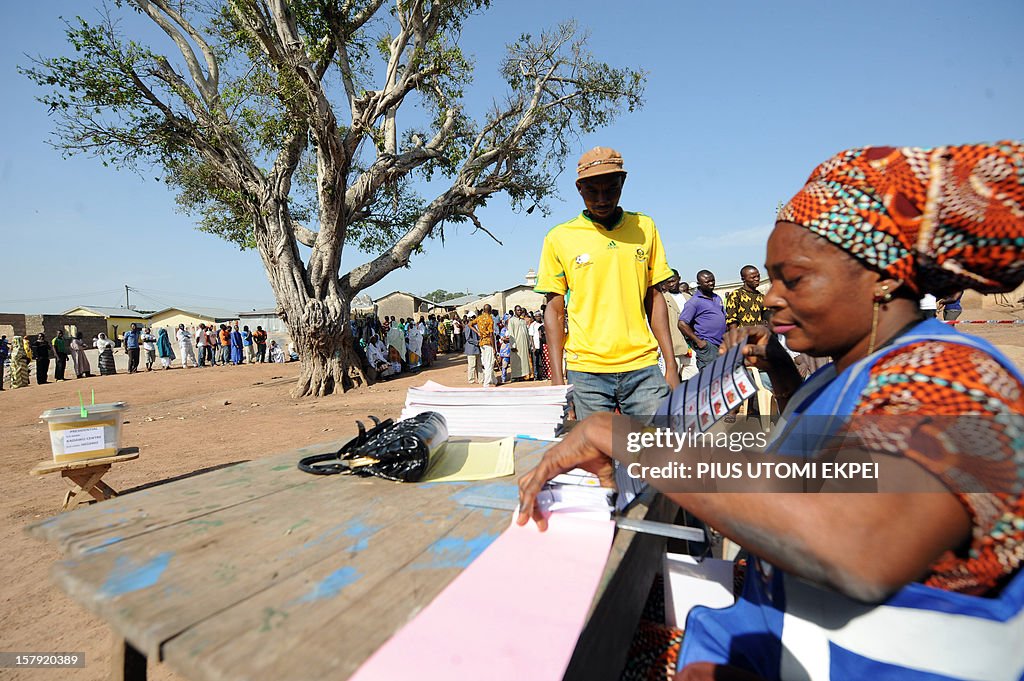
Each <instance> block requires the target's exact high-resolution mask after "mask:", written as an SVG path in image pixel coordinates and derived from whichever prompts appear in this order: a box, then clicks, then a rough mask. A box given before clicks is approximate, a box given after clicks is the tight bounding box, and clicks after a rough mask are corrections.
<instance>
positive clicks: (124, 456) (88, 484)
mask: <svg viewBox="0 0 1024 681" xmlns="http://www.w3.org/2000/svg"><path fill="white" fill-rule="evenodd" d="M137 458H139V448H138V447H129V448H127V449H121V450H118V452H117V454H116V455H114V456H105V457H103V458H100V459H84V460H82V461H72V462H70V463H56V462H53V461H40V462H39V463H37V464H36V466H35V468H33V469H32V470H31V471H29V475H46V474H47V473H56V472H58V471H60V476H61V477H62V478H64V479H65V480H66V481H67V483H68V485H70V486H71V489H69V490H68V491H67V492H66V493H65V494H64V504H63V506H61V510H64V511H67V510H69V509H72V508H75V507H76V506H78V505H79V504H82V503H86V502H87V501H90V499H89V497H90V496H91V497H92V499H95V500H96V501H103V500H104V499H110V498H111V497H116V496H117V490H115V489H114V488H113V487H111V486H110V485H108V484H107V483H105V482H103V476H104V475H106V474H107V471H109V470H110V467H111V466H113V465H114V464H115V463H121V462H122V461H131V460H132V459H137Z"/></svg>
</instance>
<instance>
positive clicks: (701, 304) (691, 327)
mask: <svg viewBox="0 0 1024 681" xmlns="http://www.w3.org/2000/svg"><path fill="white" fill-rule="evenodd" d="M679 330H680V331H681V332H682V334H683V337H685V338H686V340H687V341H688V342H689V343H690V345H692V346H693V349H694V354H695V355H696V356H697V370H698V371H699V370H700V369H703V368H704V367H706V366H707V365H708V364H711V363H712V362H713V361H715V358H716V357H718V346H720V345H721V344H722V337H723V336H725V331H726V325H725V306H723V305H722V299H721V298H720V297H719V296H718V294H716V293H715V275H714V274H712V273H711V272H709V271H708V270H701V271H700V272H698V273H697V292H696V293H695V294H694V295H693V297H692V298H690V299H689V300H688V301H686V304H685V305H684V306H683V310H682V312H680V313H679Z"/></svg>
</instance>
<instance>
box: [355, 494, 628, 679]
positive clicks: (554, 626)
mask: <svg viewBox="0 0 1024 681" xmlns="http://www.w3.org/2000/svg"><path fill="white" fill-rule="evenodd" d="M614 529H615V523H614V522H612V521H611V520H592V519H585V518H576V517H573V516H572V515H571V514H564V513H556V514H554V515H552V516H551V518H550V525H549V527H548V530H547V532H544V533H541V532H539V531H538V530H537V527H536V525H534V524H533V523H532V522H531V523H530V524H529V525H527V526H525V527H518V526H516V525H512V526H511V527H509V528H508V529H507V530H505V532H503V533H502V535H501V536H500V537H498V538H497V539H496V540H495V541H494V543H492V544H491V545H490V546H489V547H487V549H486V550H485V551H484V552H483V553H482V554H480V556H479V557H478V558H477V559H476V560H475V561H473V562H472V563H471V564H470V565H469V567H467V568H466V569H465V570H464V571H463V572H462V574H461V575H459V576H458V577H456V578H455V580H454V581H453V582H452V583H451V584H449V585H448V588H446V589H445V590H444V591H442V592H441V593H440V594H439V595H438V596H437V598H435V599H434V601H433V602H432V603H431V604H430V605H428V606H427V607H426V608H424V609H423V611H422V612H420V614H419V615H418V616H417V617H416V618H415V619H413V620H412V621H411V622H409V623H408V624H407V625H405V627H404V628H402V629H401V630H399V631H398V633H397V634H395V635H394V636H393V637H391V639H390V640H389V641H388V642H387V643H385V644H384V645H383V646H381V647H380V649H379V650H378V651H377V652H376V653H374V654H373V655H372V656H371V657H370V659H368V660H367V661H366V663H365V664H364V665H363V666H362V667H361V668H360V669H359V670H357V671H356V673H355V674H354V675H353V676H352V677H351V678H352V679H354V680H356V681H395V680H396V679H402V678H415V679H418V680H420V681H429V680H432V679H437V680H438V681H442V680H443V681H460V680H462V679H467V680H469V679H473V680H477V679H488V680H489V681H499V680H502V679H508V680H509V681H522V679H530V680H531V681H544V680H546V679H551V680H552V681H556V680H557V679H561V678H562V676H563V674H564V673H565V669H566V667H567V666H568V664H569V660H570V658H571V657H572V653H573V649H574V648H575V647H576V640H577V639H578V638H579V634H580V631H581V630H582V629H583V625H584V624H585V621H586V616H587V611H588V610H589V608H590V602H591V600H592V599H593V596H594V592H595V591H596V590H597V586H598V582H599V580H600V578H601V574H602V572H603V571H604V565H605V562H606V561H607V559H608V549H609V547H610V546H611V541H612V535H613V533H614Z"/></svg>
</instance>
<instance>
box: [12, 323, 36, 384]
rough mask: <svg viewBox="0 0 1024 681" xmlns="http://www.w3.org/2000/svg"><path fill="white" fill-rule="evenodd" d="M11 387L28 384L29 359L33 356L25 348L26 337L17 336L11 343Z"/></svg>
mask: <svg viewBox="0 0 1024 681" xmlns="http://www.w3.org/2000/svg"><path fill="white" fill-rule="evenodd" d="M10 357H11V388H24V387H26V386H27V385H28V374H29V371H28V360H29V359H30V358H31V356H30V355H29V353H28V351H27V350H26V348H25V339H24V338H23V337H21V336H15V337H14V339H13V342H12V343H11V355H10Z"/></svg>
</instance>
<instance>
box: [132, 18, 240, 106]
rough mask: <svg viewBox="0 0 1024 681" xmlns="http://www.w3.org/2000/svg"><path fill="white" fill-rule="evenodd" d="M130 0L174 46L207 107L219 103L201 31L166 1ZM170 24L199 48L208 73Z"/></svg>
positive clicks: (214, 63) (214, 62) (214, 68)
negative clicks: (182, 30) (182, 31)
mask: <svg viewBox="0 0 1024 681" xmlns="http://www.w3.org/2000/svg"><path fill="white" fill-rule="evenodd" d="M131 2H132V3H134V4H135V5H136V6H137V7H138V8H139V9H140V10H142V11H143V12H145V13H146V14H147V15H148V16H149V18H150V19H152V20H153V22H154V23H156V25H157V26H159V27H160V28H161V29H163V31H164V33H166V34H167V35H168V36H169V37H170V38H171V40H173V41H174V44H175V45H177V46H178V50H179V51H180V52H181V56H182V57H184V59H185V64H186V65H187V66H188V70H189V73H190V74H192V80H193V82H194V83H195V84H196V88H197V89H198V90H199V94H200V95H201V96H202V98H203V101H204V102H205V103H206V105H207V106H208V107H209V108H210V109H211V110H214V109H216V108H217V107H218V106H219V97H220V95H219V92H218V81H219V79H220V75H219V70H218V68H217V59H216V57H215V56H214V54H213V50H211V49H210V46H209V45H207V44H206V41H204V40H203V38H202V35H201V34H200V33H199V32H198V31H196V30H195V28H193V26H192V24H190V23H189V22H188V21H186V20H185V18H184V17H182V16H181V15H180V14H178V13H177V12H175V11H174V10H173V9H171V8H170V7H168V6H167V3H165V2H164V1H163V0H131ZM161 12H163V13H164V14H166V15H167V16H168V17H170V18H171V19H172V20H173V22H174V23H172V22H171V21H168V20H167V18H166V17H165V16H164V14H161ZM174 24H177V25H178V26H180V27H182V28H183V29H184V30H185V32H186V33H188V34H189V36H190V37H191V38H192V39H193V40H195V41H196V44H197V45H199V48H200V50H202V52H203V58H204V60H205V61H206V68H207V70H208V72H209V77H207V76H206V75H205V74H204V73H203V69H202V67H200V65H199V60H198V59H197V58H196V55H195V52H193V51H192V46H191V45H189V43H188V40H187V39H186V38H185V36H184V35H182V33H181V31H180V30H179V29H178V26H175V25H174Z"/></svg>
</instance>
